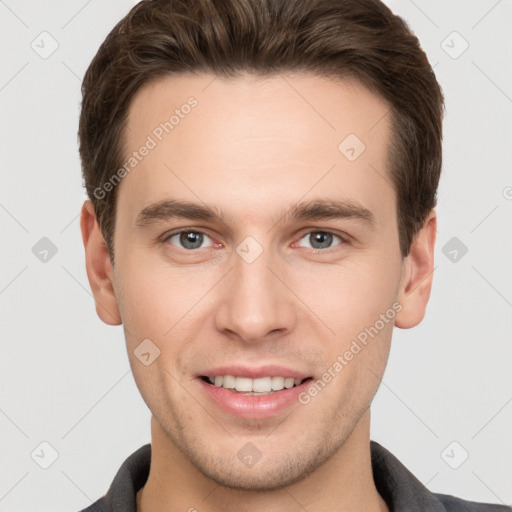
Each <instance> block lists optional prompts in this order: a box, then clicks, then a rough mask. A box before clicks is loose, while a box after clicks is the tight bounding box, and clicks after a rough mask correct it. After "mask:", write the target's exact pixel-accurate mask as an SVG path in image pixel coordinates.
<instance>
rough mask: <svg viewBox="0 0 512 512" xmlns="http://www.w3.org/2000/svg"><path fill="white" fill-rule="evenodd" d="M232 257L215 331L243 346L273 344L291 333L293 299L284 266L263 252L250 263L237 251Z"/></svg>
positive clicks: (217, 312)
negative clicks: (259, 343)
mask: <svg viewBox="0 0 512 512" xmlns="http://www.w3.org/2000/svg"><path fill="white" fill-rule="evenodd" d="M241 254H242V253H241ZM232 257H233V268H232V270H231V272H229V274H228V275H227V276H226V282H225V283H224V286H223V287H222V291H221V297H220V298H219V303H218V304H219V305H218V307H217V310H216V314H215V326H216V328H217V329H218V330H219V331H220V332H223V333H224V334H226V335H228V336H230V337H231V338H233V339H237V340H238V341H243V342H245V343H258V342H265V341H268V340H269V339H272V340H274V341H275V337H276V336H277V337H281V336H284V335H286V334H288V333H290V332H291V331H293V329H294V327H295V323H296V307H294V298H295V297H294V295H293V293H292V292H291V290H290V289H289V288H288V287H287V286H286V284H285V283H286V276H285V272H284V273H283V269H284V267H285V265H284V264H280V263H279V262H278V260H277V257H274V256H273V255H272V254H271V252H270V251H265V250H264V251H263V252H262V254H261V255H260V256H259V257H258V258H257V259H256V260H255V261H252V262H250V260H246V259H244V258H243V257H242V256H240V255H239V254H238V253H236V252H233V256H232Z"/></svg>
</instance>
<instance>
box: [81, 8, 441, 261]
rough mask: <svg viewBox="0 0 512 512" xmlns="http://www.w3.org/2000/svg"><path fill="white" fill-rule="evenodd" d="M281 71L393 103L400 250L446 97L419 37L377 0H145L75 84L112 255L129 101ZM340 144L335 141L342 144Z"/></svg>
mask: <svg viewBox="0 0 512 512" xmlns="http://www.w3.org/2000/svg"><path fill="white" fill-rule="evenodd" d="M285 71H297V72H306V73H313V74H315V75H318V76H325V77H331V78H341V79H343V78H352V79H356V80H357V81H359V82H360V83H362V84H363V85H365V86H366V87H368V88H369V89H370V90H371V91H372V92H374V93H376V94H378V95H379V96H380V97H381V98H383V99H384V100H386V101H387V102H388V104H389V105H390V107H391V111H390V114H391V119H392V141H391V144H390V151H389V155H390V159H389V162H387V166H388V167H389V174H390V177H391V180H392V182H393V186H394V187H395V191H396V194H397V198H398V200H397V222H398V229H399V235H400V238H399V239H400V250H401V253H402V256H403V257H405V256H407V255H408V254H409V251H410V246H411V243H412V240H413V238H414V235H415V234H416V233H417V232H418V230H419V229H420V228H421V227H422V225H423V223H424V221H425V219H426V216H427V214H428V212H429V211H430V210H431V209H432V208H433V207H435V206H436V203H437V187H438V183H439V176H440V173H441V161H442V149H441V141H442V117H443V108H444V107H443V94H442V91H441V88H440V86H439V84H438V83H437V80H436V78H435V75H434V72H433V70H432V68H431V66H430V64H429V62H428V60H427V57H426V55H425V53H424V52H423V51H422V49H421V47H420V44H419V42H418V39H417V38H416V37H415V36H414V35H413V34H412V32H411V31H410V29H409V28H408V26H407V24H406V23H405V22H404V20H402V19H401V18H400V17H398V16H396V15H394V14H393V13H392V12H391V11H390V9H389V8H387V7H386V6H385V5H384V4H383V3H382V2H380V1H379V0H143V1H141V2H139V3H138V4H137V5H136V6H134V7H133V8H132V9H131V10H130V12H129V13H128V14H127V15H126V16H125V17H124V18H123V19H122V20H121V21H120V22H119V23H117V25H116V26H115V27H114V29H113V30H112V31H111V32H110V34H109V35H108V36H107V38H106V39H105V41H104V42H103V44H102V45H101V46H100V48H99V50H98V52H97V53H96V55H95V57H94V58H93V60H92V62H91V64H90V66H89V68H88V69H87V71H86V73H85V77H84V80H83V84H82V95H83V101H82V109H81V114H80V123H79V131H78V136H79V142H80V158H81V161H82V170H83V177H84V183H85V187H86V190H87V194H88V196H89V198H90V199H91V201H92V203H93V205H94V209H95V213H96V217H97V219H98V223H99V225H100V229H101V232H102V234H103V237H104V239H105V242H106V245H107V247H108V249H109V254H110V259H111V261H112V263H114V243H113V242H114V226H115V215H116V190H117V187H113V190H111V191H109V193H107V194H104V197H102V198H98V197H97V195H98V194H95V191H97V190H98V189H102V187H103V185H104V184H105V183H107V181H108V180H109V178H110V177H111V176H112V174H113V173H114V172H115V171H116V170H117V169H119V167H120V166H121V165H122V162H123V161H124V160H125V158H124V155H123V150H124V148H123V133H124V127H125V124H126V119H127V114H128V109H129V106H130V101H131V99H132V98H133V96H134V94H135V93H136V92H137V91H138V90H139V89H140V88H141V87H142V86H143V85H145V84H147V83H148V82H149V81H150V80H153V79H155V78H158V77H163V76H169V75H173V74H178V73H180V74H182V73H187V72H213V73H214V74H216V75H219V76H225V77H233V76H236V75H237V74H242V73H247V72H249V73H255V74H258V75H262V76H266V75H272V74H279V73H280V72H285ZM340 142H341V141H340Z"/></svg>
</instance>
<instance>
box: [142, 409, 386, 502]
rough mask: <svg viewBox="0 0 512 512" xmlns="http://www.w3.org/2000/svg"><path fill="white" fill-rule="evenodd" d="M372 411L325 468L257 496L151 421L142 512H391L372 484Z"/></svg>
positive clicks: (323, 466)
mask: <svg viewBox="0 0 512 512" xmlns="http://www.w3.org/2000/svg"><path fill="white" fill-rule="evenodd" d="M369 428H370V412H369V410H368V411H367V413H366V414H365V415H364V416H363V417H362V418H361V420H360V421H359V423H358V424H357V425H356V427H355V429H354V430H353V432H352V434H351V435H350V437H349V438H348V439H347V440H346V441H345V443H344V444H343V445H342V446H341V447H340V448H339V449H338V450H337V451H336V452H335V454H334V455H333V456H332V457H331V458H329V459H328V460H327V461H326V462H325V463H324V464H322V465H321V466H320V467H318V468H317V469H315V470H314V471H313V472H312V473H310V474H309V475H307V476H305V477H304V478H303V479H302V480H300V481H298V482H296V483H294V484H291V485H288V486H286V487H284V488H280V489H273V490H265V491H261V490H260V491H252V490H240V489H232V488H228V487H225V486H223V485H221V484H219V483H217V482H215V481H213V480H212V479H210V478H208V477H207V476H205V475H203V474H202V473H201V472H199V470H198V469H197V468H196V467H194V466H193V465H192V464H191V463H190V461H189V460H188V459H187V457H186V456H185V455H184V454H183V453H182V452H181V451H180V450H178V449H177V447H176V445H175V444H174V443H173V442H172V440H171V439H170V438H169V436H167V434H166V433H165V432H164V431H163V429H162V428H161V426H160V424H159V423H158V422H157V421H156V420H155V418H154V417H153V418H152V420H151V447H152V448H151V466H150V473H149V477H148V480H147V482H146V485H145V486H144V488H143V489H141V490H140V491H139V493H138V494H137V512H149V511H151V512H160V511H162V512H163V511H166V512H169V511H174V510H186V511H190V512H194V511H196V512H197V511H199V512H215V511H218V510H223V511H225V512H235V511H236V512H260V511H261V510H262V509H263V510H265V511H266V512H278V511H279V512H283V511H284V512H287V511H290V512H292V511H295V510H299V509H301V510H308V512H321V511H322V512H323V511H326V510H336V511H339V512H348V511H351V512H358V511H361V512H362V511H365V512H384V511H385V512H388V507H387V505H386V503H385V502H384V500H383V499H382V497H381V496H380V495H379V493H378V492H377V489H376V487H375V483H374V480H373V473H372V466H371V453H370V432H369Z"/></svg>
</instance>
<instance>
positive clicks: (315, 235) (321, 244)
mask: <svg viewBox="0 0 512 512" xmlns="http://www.w3.org/2000/svg"><path fill="white" fill-rule="evenodd" d="M336 238H337V239H338V240H339V241H340V242H344V240H343V238H341V236H338V235H335V234H334V233H331V232H329V231H310V232H309V233H308V234H306V236H304V237H302V238H301V239H300V240H299V242H298V243H299V244H300V242H301V241H302V240H306V244H309V245H306V246H305V247H310V248H311V249H320V250H322V249H329V248H330V247H331V246H332V243H333V240H334V239H336ZM302 247H304V246H302Z"/></svg>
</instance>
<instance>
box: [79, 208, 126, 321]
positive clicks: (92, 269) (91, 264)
mask: <svg viewBox="0 0 512 512" xmlns="http://www.w3.org/2000/svg"><path fill="white" fill-rule="evenodd" d="M80 229H81V230H82V240H83V242H84V248H85V265H86V268H87V277H88V278H89V284H90V285H91V290H92V294H93V296H94V301H95V303H96V313H97V314H98V316H99V317H100V318H101V320H103V322H105V323H106V324H108V325H120V324H121V323H122V322H121V315H120V313H119V308H118V306H117V298H116V295H115V290H114V280H113V268H112V264H111V262H110V258H109V254H108V249H107V244H106V243H105V239H104V238H103V235H102V234H101V231H100V227H99V225H98V222H97V220H96V214H95V212H94V206H93V204H92V202H91V201H90V200H89V199H87V200H86V201H85V202H84V204H83V206H82V213H81V216H80Z"/></svg>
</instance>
